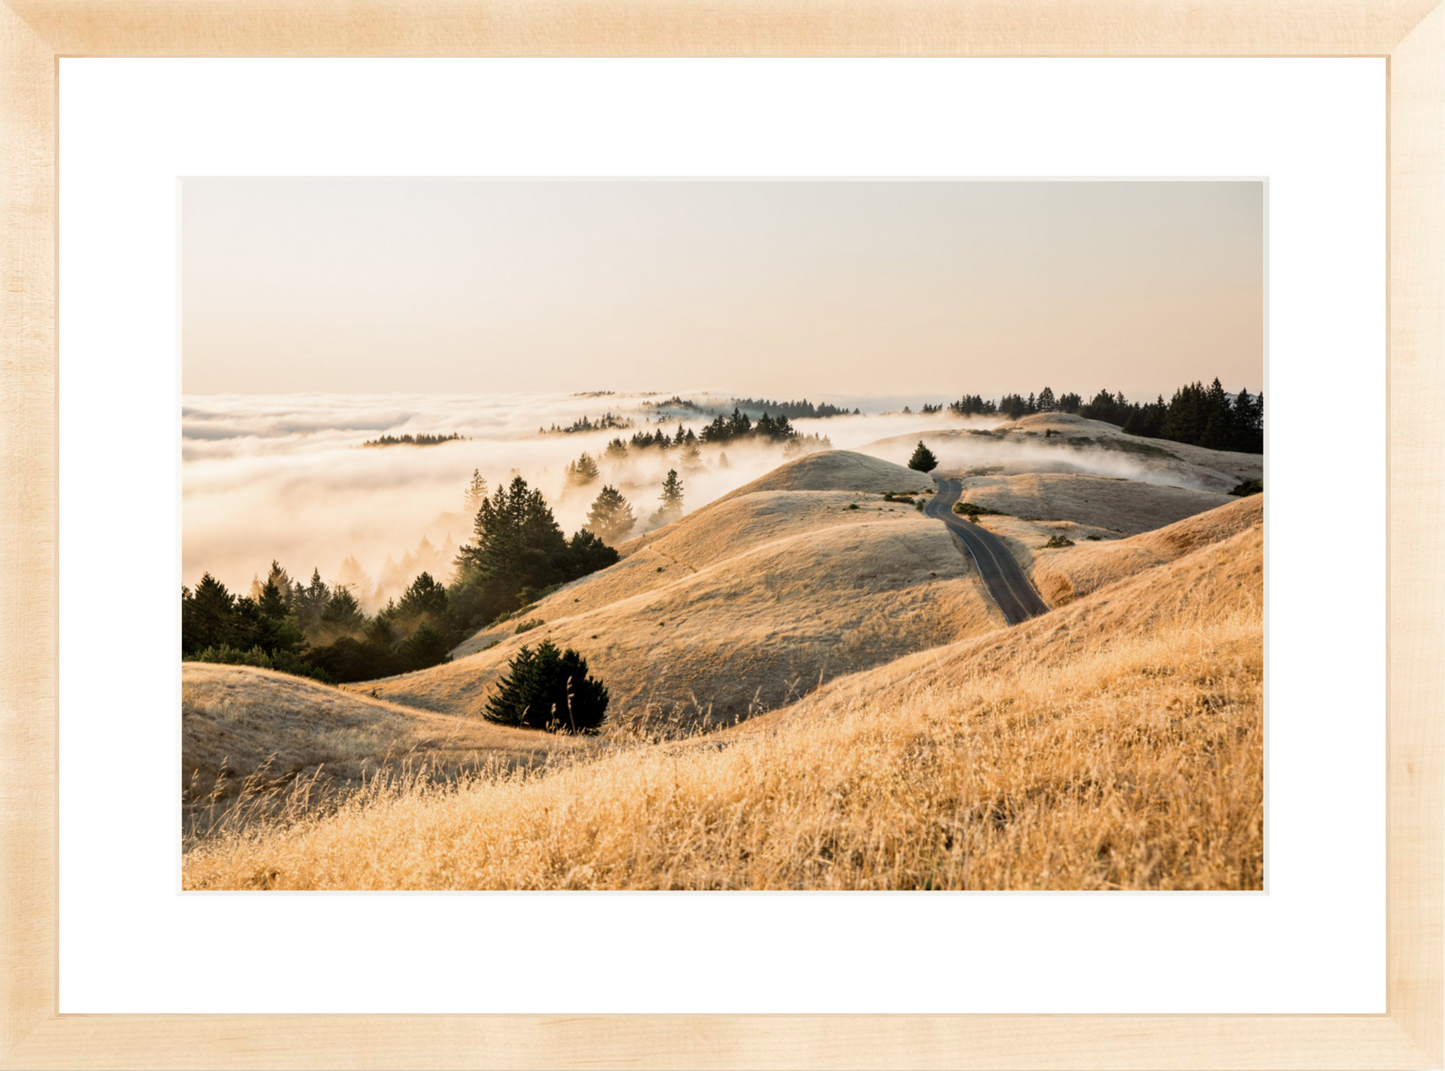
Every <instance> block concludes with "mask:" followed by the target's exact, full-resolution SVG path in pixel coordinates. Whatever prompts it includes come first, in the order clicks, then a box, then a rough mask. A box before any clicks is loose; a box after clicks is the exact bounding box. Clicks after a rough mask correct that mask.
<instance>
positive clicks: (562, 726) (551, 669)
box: [482, 640, 610, 733]
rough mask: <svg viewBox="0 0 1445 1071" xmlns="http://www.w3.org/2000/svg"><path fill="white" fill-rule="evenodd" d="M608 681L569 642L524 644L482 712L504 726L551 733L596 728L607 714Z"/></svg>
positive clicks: (587, 731) (576, 731)
mask: <svg viewBox="0 0 1445 1071" xmlns="http://www.w3.org/2000/svg"><path fill="white" fill-rule="evenodd" d="M609 699H610V696H609V695H608V693H607V688H606V686H604V685H603V683H602V682H601V681H599V680H598V679H597V678H595V677H591V676H589V675H588V673H587V660H586V659H585V658H583V657H582V656H581V655H579V654H578V653H577V652H576V651H574V650H572V649H571V648H570V647H569V648H568V649H567V650H566V651H559V650H558V649H557V645H556V644H554V643H553V642H552V641H551V640H543V641H542V643H541V644H540V645H539V646H538V647H537V649H536V651H533V650H532V649H531V648H529V647H527V646H526V645H525V644H524V645H523V646H522V647H521V649H520V650H518V651H517V654H516V656H515V657H513V658H512V660H511V661H510V662H509V663H508V664H507V673H506V675H505V676H503V677H502V679H501V680H499V681H498V682H497V686H496V690H495V691H494V692H493V693H492V695H491V696H490V697H489V698H488V699H487V703H486V706H485V707H484V708H483V710H482V716H483V717H484V718H486V719H487V720H488V721H493V722H498V723H500V724H502V725H516V726H522V727H525V728H529V729H546V730H547V731H548V732H570V733H595V732H597V730H598V729H599V728H600V727H601V725H602V719H603V718H604V717H605V716H606V714H607V704H608V701H609Z"/></svg>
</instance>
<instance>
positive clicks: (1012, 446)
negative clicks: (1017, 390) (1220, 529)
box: [857, 425, 1238, 492]
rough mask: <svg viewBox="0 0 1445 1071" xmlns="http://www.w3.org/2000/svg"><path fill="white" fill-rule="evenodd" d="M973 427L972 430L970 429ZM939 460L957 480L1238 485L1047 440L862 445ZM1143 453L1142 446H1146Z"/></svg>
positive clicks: (1196, 487) (1177, 466)
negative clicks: (920, 446) (1041, 475)
mask: <svg viewBox="0 0 1445 1071" xmlns="http://www.w3.org/2000/svg"><path fill="white" fill-rule="evenodd" d="M975 426H977V425H975ZM920 439H921V440H922V441H923V442H924V443H926V444H927V445H928V448H929V449H930V450H932V451H933V453H934V456H935V457H937V458H938V469H937V470H936V471H938V472H941V473H950V474H954V473H956V474H959V475H969V474H970V473H972V474H973V475H984V474H985V472H987V473H988V474H999V475H1015V474H1018V473H1025V472H1050V473H1065V474H1077V475H1087V476H1109V477H1113V478H1115V479H1123V480H1136V481H1138V482H1140V483H1152V484H1159V485H1162V486H1168V487H1183V488H1186V489H1187V490H1191V491H1214V492H1219V491H1228V490H1229V489H1230V488H1232V487H1233V486H1235V484H1236V483H1238V480H1237V479H1236V478H1235V477H1233V476H1230V475H1228V474H1219V473H1215V472H1213V471H1212V470H1209V469H1202V468H1200V467H1198V466H1196V465H1191V464H1188V463H1187V462H1183V461H1179V460H1177V459H1175V458H1171V457H1167V456H1160V455H1162V454H1164V452H1165V451H1164V447H1163V445H1162V443H1161V446H1160V447H1159V451H1160V455H1148V454H1138V453H1133V452H1129V451H1126V450H1122V449H1109V448H1107V447H1104V446H1099V445H1094V444H1084V443H1078V442H1071V441H1070V440H1069V439H1068V438H1064V437H1060V438H1055V439H1053V440H1052V441H1049V440H1033V441H1030V440H1027V439H1020V438H1012V437H1011V438H1007V439H999V438H994V437H992V436H989V435H957V434H953V433H951V432H950V431H949V430H943V429H939V428H937V427H936V426H935V427H934V428H932V429H928V430H923V431H919V432H914V433H913V434H912V436H910V437H909V438H907V439H902V440H886V439H885V440H880V441H874V442H869V443H864V444H861V445H860V446H859V447H858V448H857V449H858V451H859V452H860V453H865V454H870V455H872V456H873V457H877V458H880V459H882V460H884V461H892V462H894V463H895V464H899V465H906V464H907V463H908V458H909V455H910V454H912V452H913V449H914V447H915V446H916V445H917V442H918V440H920ZM1146 449H1147V447H1146Z"/></svg>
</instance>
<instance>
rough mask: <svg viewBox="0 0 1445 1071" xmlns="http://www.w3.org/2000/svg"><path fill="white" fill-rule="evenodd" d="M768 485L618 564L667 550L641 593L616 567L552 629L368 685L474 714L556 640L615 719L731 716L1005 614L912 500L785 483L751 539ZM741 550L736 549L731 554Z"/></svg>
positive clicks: (550, 616)
mask: <svg viewBox="0 0 1445 1071" xmlns="http://www.w3.org/2000/svg"><path fill="white" fill-rule="evenodd" d="M757 497H759V496H754V495H750V496H747V497H745V498H740V499H735V500H733V501H732V502H730V503H725V504H723V505H722V506H720V507H719V508H718V509H717V510H715V511H713V517H714V521H715V524H701V523H699V524H698V525H697V526H696V527H695V528H694V529H691V531H690V534H689V533H687V532H684V533H682V534H680V535H679V536H678V537H675V538H674V539H672V540H668V541H659V542H658V543H657V544H656V545H654V546H652V547H648V548H643V549H641V550H639V551H638V552H636V553H634V554H633V555H632V556H631V557H629V558H628V559H627V561H626V562H624V563H622V565H620V566H617V567H615V570H616V571H618V572H621V571H622V570H625V569H627V568H628V567H629V566H632V565H633V564H634V563H636V562H645V563H647V565H644V566H641V567H640V568H641V569H642V570H644V571H643V573H642V575H643V576H644V577H647V576H648V575H649V574H647V573H646V572H645V569H646V568H647V567H648V566H650V565H651V562H652V561H663V562H666V564H665V565H659V566H651V568H652V573H651V574H650V576H651V577H654V578H656V580H655V581H654V586H652V587H645V588H643V589H642V590H641V591H640V592H639V593H637V594H634V595H627V594H625V592H626V591H627V590H628V586H627V585H628V584H629V583H630V580H629V578H628V576H627V574H626V573H622V574H621V575H620V576H612V575H609V574H612V573H614V571H615V570H614V569H609V570H605V571H604V572H602V573H600V574H597V575H596V577H595V578H588V580H585V581H583V582H581V583H579V584H577V585H574V586H572V587H571V588H568V589H565V590H564V591H561V592H558V593H557V594H556V595H554V596H552V597H551V598H549V599H547V600H544V601H543V602H541V603H539V604H538V606H537V607H536V608H535V610H529V611H528V612H527V616H528V617H534V616H535V617H539V618H541V619H542V620H543V621H544V622H545V624H544V625H543V626H541V627H538V628H535V629H532V630H530V631H527V632H525V633H523V634H521V635H515V634H512V632H511V630H508V629H506V628H505V627H503V629H501V630H494V635H495V634H496V633H497V632H500V635H497V636H496V642H495V643H494V645H493V646H491V647H488V648H487V649H486V650H483V651H481V652H479V653H477V654H473V655H470V656H468V657H465V658H461V659H458V660H456V661H453V662H449V663H446V664H444V665H441V666H436V667H433V668H431V669H427V670H422V671H420V672H417V673H411V674H407V675H406V676H402V677H392V678H388V679H386V680H382V681H375V682H368V684H367V685H366V686H365V687H366V688H367V689H368V690H370V689H375V691H376V693H377V694H378V695H380V696H381V697H382V698H385V699H388V700H390V701H393V702H396V703H402V704H405V705H407V706H412V707H417V708H421V709H426V710H436V711H443V712H447V713H453V714H475V713H477V712H478V711H480V709H481V707H482V704H483V702H484V700H485V697H486V695H487V694H488V692H489V691H490V689H491V688H492V686H493V685H494V683H495V682H496V681H497V679H498V678H499V677H500V676H501V675H502V674H503V673H505V672H506V669H507V662H508V660H509V659H510V658H512V657H513V656H514V655H515V654H516V651H517V649H518V648H519V647H520V646H521V645H523V644H529V645H533V646H535V645H536V644H537V643H538V642H540V641H541V640H542V639H551V640H552V641H553V642H555V643H556V644H558V645H559V646H561V647H564V648H565V647H572V648H575V649H576V650H578V651H580V652H581V653H582V654H583V655H584V656H585V657H586V658H587V660H588V664H589V667H590V668H591V670H592V671H593V672H594V673H596V674H597V675H598V676H599V677H601V679H602V680H603V681H604V682H605V683H606V684H607V686H608V688H609V690H610V691H611V695H612V705H611V706H610V708H609V712H608V719H609V721H610V722H611V723H613V724H614V725H629V724H634V723H636V722H638V721H649V722H653V723H656V722H659V721H661V720H672V721H674V722H676V723H677V724H679V725H681V726H693V725H711V726H718V725H728V724H732V723H733V722H735V721H737V720H739V719H741V718H746V717H751V716H753V715H756V714H758V713H760V712H762V711H766V710H771V709H776V708H778V707H781V706H783V705H785V704H787V703H789V702H791V701H792V700H794V699H796V698H797V697H799V696H800V695H803V694H806V693H807V692H808V691H810V690H812V689H813V688H816V687H817V686H818V685H819V684H820V683H822V682H824V681H827V680H831V679H833V678H834V677H837V676H840V675H843V674H847V673H853V672H856V671H858V670H860V669H866V668H869V667H871V666H877V665H881V664H883V663H885V662H888V661H890V660H892V659H894V658H897V657H899V656H901V655H904V654H908V653H911V652H913V651H917V650H920V649H922V648H925V647H933V646H938V645H940V644H944V643H949V642H952V641H953V640H956V639H959V638H961V637H963V636H968V635H974V634H977V633H981V632H986V631H990V630H992V629H994V628H997V627H998V626H1000V625H1002V624H1003V623H1004V620H1003V617H1002V615H1001V614H1000V613H999V611H998V608H997V606H996V605H995V604H994V602H993V600H992V599H991V598H990V597H989V596H988V594H987V592H986V591H985V589H984V588H983V586H982V582H981V581H980V579H979V577H978V574H977V570H976V569H975V568H974V567H973V565H972V564H971V562H970V561H969V559H968V558H967V557H965V556H964V555H963V554H962V553H961V552H960V550H959V549H958V547H957V545H956V544H955V543H954V541H953V539H952V537H951V536H950V535H949V534H948V532H947V531H946V529H945V528H944V527H943V526H942V525H941V524H939V523H938V522H937V521H934V520H931V519H929V518H926V517H924V516H923V515H922V514H920V513H918V512H916V511H915V510H914V509H913V508H912V507H909V506H906V505H894V504H891V503H885V502H883V501H882V500H881V499H880V498H879V497H878V496H876V495H874V496H868V497H866V498H865V506H864V507H861V508H859V509H858V510H848V509H846V506H845V505H844V504H845V503H848V502H851V501H854V500H855V499H856V498H858V497H860V496H852V495H829V494H820V493H818V492H792V493H787V494H785V493H779V492H771V493H768V494H767V495H766V496H765V503H764V504H765V505H766V507H767V512H768V513H769V514H771V515H772V516H773V517H775V518H776V520H777V523H776V524H775V525H773V526H771V527H769V526H762V527H760V528H758V529H756V530H755V531H753V536H752V538H750V539H744V538H741V537H738V536H737V535H736V529H737V528H738V526H737V525H735V524H733V523H732V515H733V514H736V513H742V514H744V515H745V516H746V517H747V518H748V519H749V520H752V519H756V517H757V516H758V514H757V511H756V510H755V509H754V505H755V504H754V503H753V501H752V500H753V499H754V498H757ZM679 523H686V522H679ZM809 525H811V527H809ZM778 532H783V533H790V534H783V535H781V536H780V537H774V536H775V533H778ZM727 547H732V548H733V553H732V554H731V555H729V556H722V555H723V554H725V553H726V549H725V548H727ZM664 548H672V549H675V550H677V551H678V553H677V554H675V555H673V554H671V553H670V551H669V550H668V549H664ZM683 554H688V555H690V558H684V557H683V556H682V555H683ZM654 555H656V557H654ZM694 562H702V563H705V564H701V565H697V564H694ZM658 569H662V570H663V572H661V573H659V572H658V571H657V570H658ZM594 585H595V586H596V587H599V588H602V589H603V591H604V593H605V594H604V595H596V594H594V593H592V592H591V591H590V588H592V587H593V586H594ZM619 589H620V590H619ZM574 599H575V600H579V601H576V602H573V601H571V600H574ZM589 606H594V607H595V608H593V609H587V608H586V607H589Z"/></svg>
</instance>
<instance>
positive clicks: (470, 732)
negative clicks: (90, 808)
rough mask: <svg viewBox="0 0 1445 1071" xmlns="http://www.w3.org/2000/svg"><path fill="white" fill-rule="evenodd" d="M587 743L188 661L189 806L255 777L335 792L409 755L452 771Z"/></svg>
mask: <svg viewBox="0 0 1445 1071" xmlns="http://www.w3.org/2000/svg"><path fill="white" fill-rule="evenodd" d="M585 746H587V744H586V742H585V741H584V740H579V739H578V738H575V737H559V736H551V735H548V734H543V733H530V732H525V731H522V730H518V729H509V728H506V727H503V726H498V725H492V724H491V723H489V722H485V721H482V720H480V719H472V718H453V717H447V716H445V715H441V714H433V713H429V712H426V711H417V710H410V709H407V708H404V707H399V706H397V705H396V704H393V703H387V702H384V701H381V700H377V699H372V698H370V697H367V696H361V695H353V694H349V693H347V692H343V691H339V690H337V689H336V688H332V687H330V686H328V685H324V684H320V683H318V682H316V681H311V680H306V679H305V678H302V677H293V676H290V675H289V674H285V673H273V672H271V671H270V670H265V669H255V668H252V667H250V666H219V665H210V664H207V663H204V662H183V663H182V664H181V775H182V790H183V800H184V801H185V802H186V803H187V804H188V805H194V804H198V803H202V802H209V801H211V800H213V799H215V798H229V797H231V796H234V795H235V794H237V793H238V792H239V791H241V789H242V786H243V785H245V783H246V781H247V779H248V778H253V779H255V778H259V779H260V781H261V782H263V783H264V784H265V785H266V786H267V787H272V788H274V787H279V786H285V785H288V784H291V783H293V782H297V781H307V780H312V779H316V780H318V781H319V783H321V784H323V785H325V786H327V787H328V788H333V789H334V788H339V787H344V786H347V785H355V784H358V783H359V782H360V781H361V780H362V778H363V777H364V776H365V775H368V774H374V773H376V772H377V771H378V770H379V769H382V768H384V767H387V766H391V765H396V764H399V763H401V762H403V761H409V762H412V763H413V764H416V765H426V766H430V767H433V768H435V769H437V770H439V771H453V772H454V771H456V770H458V769H462V768H465V767H468V766H475V765H478V764H481V763H483V762H485V761H488V760H491V761H496V762H501V763H503V764H505V765H509V766H510V765H513V764H522V765H532V764H535V763H537V762H540V761H542V760H544V759H545V758H546V756H547V755H548V754H550V753H552V752H555V751H559V750H564V751H565V750H575V749H577V748H579V747H585ZM252 787H253V788H254V787H256V786H255V785H253V786H252Z"/></svg>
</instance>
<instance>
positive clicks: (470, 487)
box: [466, 469, 487, 517]
mask: <svg viewBox="0 0 1445 1071" xmlns="http://www.w3.org/2000/svg"><path fill="white" fill-rule="evenodd" d="M486 497H487V481H486V480H484V479H482V470H481V469H472V480H471V482H470V483H469V484H467V490H466V503H467V516H468V517H472V516H475V515H476V512H477V510H478V509H480V508H481V505H482V502H483V501H484V500H485V499H486Z"/></svg>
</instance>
